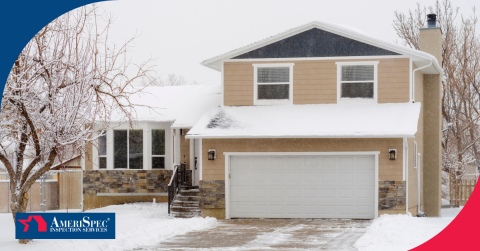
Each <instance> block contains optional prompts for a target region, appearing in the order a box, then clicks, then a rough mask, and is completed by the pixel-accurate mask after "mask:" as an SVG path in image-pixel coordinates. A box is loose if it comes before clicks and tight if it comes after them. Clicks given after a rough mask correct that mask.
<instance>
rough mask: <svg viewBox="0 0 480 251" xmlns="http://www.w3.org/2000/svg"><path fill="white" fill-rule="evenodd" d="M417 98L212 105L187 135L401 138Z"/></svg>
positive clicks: (413, 126) (408, 132) (412, 121)
mask: <svg viewBox="0 0 480 251" xmlns="http://www.w3.org/2000/svg"><path fill="white" fill-rule="evenodd" d="M420 106H421V104H420V103H390V104H324V105H279V106H243V107H219V108H212V109H210V110H209V111H208V112H206V113H205V115H204V116H203V117H202V118H201V119H200V120H199V121H198V123H197V124H196V125H195V126H194V127H193V128H192V129H191V130H190V131H189V132H188V134H187V138H346V137H349V138H356V137H358V138H367V137H370V138H403V137H413V136H414V134H415V133H416V132H417V123H418V118H419V115H420Z"/></svg>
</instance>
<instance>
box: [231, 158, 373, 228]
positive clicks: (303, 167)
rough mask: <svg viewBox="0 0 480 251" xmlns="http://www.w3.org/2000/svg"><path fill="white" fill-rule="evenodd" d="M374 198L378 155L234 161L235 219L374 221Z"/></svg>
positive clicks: (232, 211) (232, 195) (232, 199)
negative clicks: (376, 156)
mask: <svg viewBox="0 0 480 251" xmlns="http://www.w3.org/2000/svg"><path fill="white" fill-rule="evenodd" d="M374 198H375V156H374V155H347V156H326V155H316V156H274V155H272V156H231V158H230V217H232V218H352V219H371V218H374V213H375V199H374Z"/></svg>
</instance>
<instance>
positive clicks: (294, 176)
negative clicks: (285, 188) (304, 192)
mask: <svg viewBox="0 0 480 251" xmlns="http://www.w3.org/2000/svg"><path fill="white" fill-rule="evenodd" d="M285 173H286V175H285V180H286V181H287V183H288V184H291V183H301V182H302V172H290V171H286V172H285Z"/></svg>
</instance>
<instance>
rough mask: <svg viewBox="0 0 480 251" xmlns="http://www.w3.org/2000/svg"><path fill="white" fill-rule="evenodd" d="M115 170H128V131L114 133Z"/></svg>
mask: <svg viewBox="0 0 480 251" xmlns="http://www.w3.org/2000/svg"><path fill="white" fill-rule="evenodd" d="M113 141H114V142H113V160H114V164H113V167H114V168H127V156H128V155H127V130H123V131H113Z"/></svg>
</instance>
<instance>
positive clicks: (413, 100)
mask: <svg viewBox="0 0 480 251" xmlns="http://www.w3.org/2000/svg"><path fill="white" fill-rule="evenodd" d="M432 64H433V60H430V63H429V64H427V65H425V66H422V67H420V68H417V69H415V70H413V73H412V85H413V86H412V96H411V97H410V101H411V103H415V72H416V71H418V70H421V69H425V68H427V67H430V66H431V65H432Z"/></svg>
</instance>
